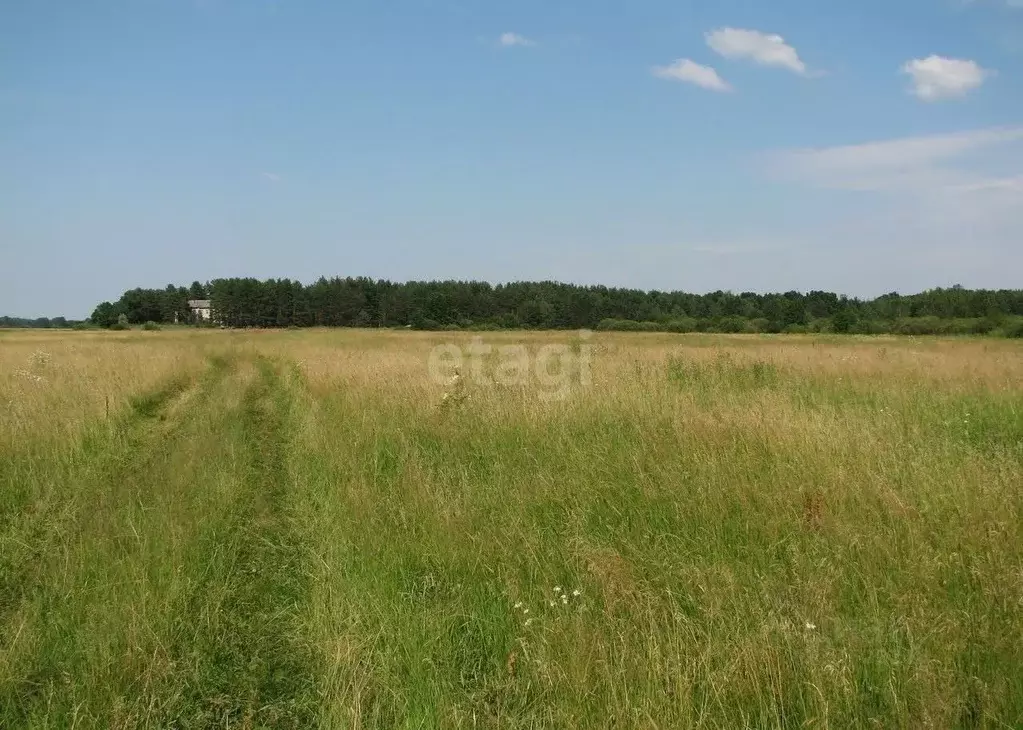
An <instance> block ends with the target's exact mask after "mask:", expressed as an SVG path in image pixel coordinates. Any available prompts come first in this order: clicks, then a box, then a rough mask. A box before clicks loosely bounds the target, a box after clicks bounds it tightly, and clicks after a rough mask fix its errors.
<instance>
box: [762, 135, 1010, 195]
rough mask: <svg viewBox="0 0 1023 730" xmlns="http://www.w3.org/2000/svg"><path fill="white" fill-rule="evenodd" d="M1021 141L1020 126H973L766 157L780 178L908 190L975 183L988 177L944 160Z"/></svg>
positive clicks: (835, 185) (854, 187)
mask: <svg viewBox="0 0 1023 730" xmlns="http://www.w3.org/2000/svg"><path fill="white" fill-rule="evenodd" d="M1020 140H1023V127H1007V128H996V129H979V130H972V131H969V132H959V133H955V134H942V135H930V136H921V137H905V138H901V139H893V140H885V141H881V142H868V143H865V144H857V145H846V146H840V147H825V148H818V149H799V150H788V151H785V152H781V153H778V154H775V155H772V156H771V157H770V166H771V168H772V170H773V171H774V172H776V173H778V174H780V175H782V176H784V177H787V178H790V179H794V180H802V181H805V182H811V183H813V184H815V185H818V186H820V187H825V188H840V189H846V190H912V189H918V190H919V189H926V188H931V189H934V188H943V187H951V188H954V187H957V186H961V185H965V184H970V185H976V184H978V183H982V182H984V181H985V180H987V181H990V179H989V178H981V179H978V178H976V177H971V179H969V180H965V179H964V177H967V173H965V172H964V171H963V170H962V169H957V168H953V167H950V166H949V165H947V164H943V163H948V162H949V161H951V160H953V159H956V158H960V159H961V158H963V157H967V156H969V155H970V154H971V153H974V154H975V153H978V152H980V151H981V150H983V149H985V148H989V147H994V146H998V145H1002V146H1005V145H1008V144H1009V143H1012V142H1018V141H1020Z"/></svg>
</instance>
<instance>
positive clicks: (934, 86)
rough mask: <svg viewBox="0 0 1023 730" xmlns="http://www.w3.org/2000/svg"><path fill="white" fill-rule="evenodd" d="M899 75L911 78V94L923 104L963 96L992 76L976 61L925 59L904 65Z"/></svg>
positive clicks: (940, 57)
mask: <svg viewBox="0 0 1023 730" xmlns="http://www.w3.org/2000/svg"><path fill="white" fill-rule="evenodd" d="M902 73H904V74H909V76H911V77H912V78H913V88H912V90H911V91H912V93H913V94H914V95H915V96H917V97H919V98H920V99H923V100H924V101H938V100H940V99H952V98H955V97H960V96H965V95H966V94H967V93H969V92H970V91H972V90H973V89H976V88H977V87H978V86H980V85H981V84H983V83H984V80H985V79H986V78H987V77H988V76H990V75H991V74H992V73H993V72H992V71H988V70H987V69H984V68H981V67H980V66H979V65H978V64H977V62H976V61H969V60H962V59H958V58H945V57H943V56H933V55H932V56H928V57H927V58H915V59H913V60H912V61H907V62H906V63H905V64H903V66H902Z"/></svg>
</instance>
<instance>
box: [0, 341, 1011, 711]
mask: <svg viewBox="0 0 1023 730" xmlns="http://www.w3.org/2000/svg"><path fill="white" fill-rule="evenodd" d="M472 336H473V335H472V334H471V333H463V332H449V333H426V332H406V331H388V330H377V331H371V330H322V329H310V330H295V331H284V330H267V331H256V332H253V331H231V330H225V331H220V330H188V329H165V330H164V331H140V330H128V331H117V332H108V331H97V332H77V333H75V332H56V331H21V332H14V331H0V727H4V728H71V727H74V728H207V727H208V728H214V727H216V728H224V727H246V728H256V727H273V728H309V727H322V728H434V727H437V728H458V727H465V728H477V727H493V728H498V727H499V728H517V727H522V728H525V727H529V728H536V727H549V728H613V727H620V728H684V727H694V728H743V727H749V728H783V727H784V728H791V727H835V728H848V727H878V728H894V727H920V728H923V727H933V728H988V727H990V728H1008V727H1020V726H1023V671H1020V668H1021V667H1023V345H1020V344H1019V343H1018V342H1015V341H1012V340H1000V339H990V338H989V339H973V338H961V339H957V340H950V339H941V338H926V339H913V338H896V337H858V336H848V335H847V336H844V337H828V336H823V335H817V336H812V335H793V336H757V335H734V336H730V335H701V334H688V335H678V334H644V333H613V332H606V333H598V334H596V335H594V336H593V338H592V339H590V340H588V341H587V347H590V348H591V349H590V350H588V351H587V352H588V355H589V357H590V362H589V373H590V376H591V377H590V380H589V382H581V381H580V379H579V378H577V377H575V375H573V378H572V379H570V380H565V382H566V383H568V384H569V385H568V387H566V388H565V389H564V392H563V393H562V394H561V395H563V397H557V398H553V397H550V392H548V391H547V390H545V388H544V387H543V384H542V383H541V382H539V380H538V379H537V378H535V377H531V378H527V379H525V380H523V381H522V382H518V383H515V384H510V385H509V384H505V385H495V384H492V383H489V384H488V383H485V382H483V381H482V380H481V379H480V378H479V377H477V376H476V374H475V373H472V372H468V371H466V370H463V371H462V375H461V379H460V380H459V381H458V383H457V385H453V384H452V383H445V382H441V381H439V380H438V379H437V378H435V377H433V376H431V372H430V369H429V367H428V362H429V360H430V353H431V351H432V348H434V347H435V346H437V345H441V344H445V343H448V344H451V343H454V344H457V345H460V346H468V345H469V343H470V338H471V337H472ZM482 337H483V338H484V340H485V341H486V342H487V343H489V344H493V345H511V344H520V345H526V346H527V347H528V348H529V351H530V352H531V353H534V354H535V353H537V352H538V351H539V349H540V348H542V347H543V346H544V345H549V344H552V343H565V344H567V345H568V346H569V352H570V353H572V355H573V356H574V357H576V358H578V357H580V356H581V355H580V353H581V352H582V349H581V346H580V343H579V342H578V341H577V340H576V336H575V335H574V334H573V333H571V332H557V333H550V332H532V333H524V332H490V333H486V334H484V335H482ZM555 365H556V364H555ZM497 367H499V362H498V361H497V357H496V356H487V357H486V358H484V361H483V368H484V370H485V371H486V372H493V370H494V369H495V368H497ZM566 372H574V371H566ZM577 374H578V373H576V375H577ZM445 394H447V396H448V397H445Z"/></svg>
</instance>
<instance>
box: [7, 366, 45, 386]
mask: <svg viewBox="0 0 1023 730" xmlns="http://www.w3.org/2000/svg"><path fill="white" fill-rule="evenodd" d="M14 376H15V377H17V378H22V379H24V380H30V381H31V382H33V383H42V382H44V378H43V376H42V375H37V374H36V373H33V372H32V371H30V370H24V369H22V370H15V371H14Z"/></svg>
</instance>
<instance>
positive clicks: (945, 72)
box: [651, 0, 1023, 101]
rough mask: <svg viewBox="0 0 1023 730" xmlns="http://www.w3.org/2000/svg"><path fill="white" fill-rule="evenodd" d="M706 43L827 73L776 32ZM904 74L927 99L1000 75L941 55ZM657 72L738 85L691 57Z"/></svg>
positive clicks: (712, 35) (717, 37)
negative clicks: (814, 67)
mask: <svg viewBox="0 0 1023 730" xmlns="http://www.w3.org/2000/svg"><path fill="white" fill-rule="evenodd" d="M1020 1H1021V2H1023V0H1020ZM704 39H705V40H706V42H707V46H709V47H710V49H711V50H712V51H714V52H715V53H717V54H718V55H719V56H721V57H722V58H725V59H728V60H730V61H749V62H751V63H754V64H757V65H758V66H768V67H774V68H780V69H785V70H786V71H790V72H792V73H794V74H796V75H798V76H804V77H814V76H821V75H823V72H821V71H814V70H811V69H809V68H807V65H806V63H805V62H804V61H803V59H801V58H800V57H799V52H798V51H796V49H795V48H794V47H793V46H792V45H791V44H790V43H788V42H786V40H785V39H784V38H783V37H782V36H780V35H777V34H776V33H762V32H761V31H759V30H746V29H742V28H719V29H717V30H713V31H711V32H709V33H707V34H706V35H705V36H704ZM901 72H902V73H903V74H906V75H908V76H909V77H910V79H911V86H910V93H912V94H913V95H914V96H916V97H917V98H919V99H922V100H923V101H939V100H942V99H953V98H957V97H962V96H965V95H966V94H968V93H969V92H970V91H972V90H973V89H976V88H977V87H979V86H980V85H981V84H983V83H984V81H985V80H986V79H988V78H989V77H990V76H992V75H993V74H994V71H990V70H988V69H985V68H982V67H981V66H980V65H979V64H978V63H977V62H976V61H971V60H966V59H959V58H946V57H944V56H938V55H931V56H928V57H927V58H914V59H912V60H909V61H907V62H906V63H904V64H903V65H902V68H901ZM651 73H653V75H654V76H656V77H657V78H660V79H666V80H669V81H681V82H683V83H687V84H694V85H695V86H699V87H701V88H703V89H709V90H711V91H721V92H728V91H732V90H733V87H732V85H731V84H730V83H729V82H728V81H726V80H725V79H724V78H722V77H721V74H719V73H718V71H717V69H715V68H714V67H713V66H707V65H704V64H701V63H697V62H696V61H694V60H692V59H690V58H679V59H677V60H675V61H673V62H672V63H670V64H668V65H666V66H654V68H653V69H651Z"/></svg>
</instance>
